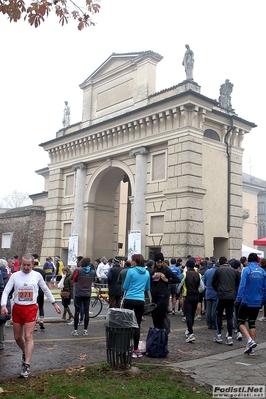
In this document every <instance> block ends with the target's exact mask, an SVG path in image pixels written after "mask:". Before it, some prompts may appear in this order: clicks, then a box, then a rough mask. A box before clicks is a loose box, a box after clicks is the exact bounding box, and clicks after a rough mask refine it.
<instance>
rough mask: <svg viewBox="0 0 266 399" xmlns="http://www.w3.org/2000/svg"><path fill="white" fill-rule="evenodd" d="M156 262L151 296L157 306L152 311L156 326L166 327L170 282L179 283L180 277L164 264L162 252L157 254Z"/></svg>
mask: <svg viewBox="0 0 266 399" xmlns="http://www.w3.org/2000/svg"><path fill="white" fill-rule="evenodd" d="M154 262H155V264H154V267H153V271H152V272H151V296H152V302H153V303H156V304H157V308H156V309H155V310H154V311H153V312H152V319H153V325H154V327H155V328H165V319H167V313H168V306H169V293H168V284H178V283H180V278H179V277H178V276H177V275H176V274H174V273H173V272H172V271H171V270H170V269H169V267H167V266H166V265H165V266H164V263H163V262H164V256H163V254H162V253H161V252H157V253H156V254H155V257H154Z"/></svg>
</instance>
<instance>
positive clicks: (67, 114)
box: [62, 101, 70, 127]
mask: <svg viewBox="0 0 266 399" xmlns="http://www.w3.org/2000/svg"><path fill="white" fill-rule="evenodd" d="M62 123H63V126H64V127H68V126H69V125H70V107H69V105H68V101H65V108H64V115H63V120H62Z"/></svg>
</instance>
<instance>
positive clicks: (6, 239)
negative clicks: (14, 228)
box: [2, 233, 13, 248]
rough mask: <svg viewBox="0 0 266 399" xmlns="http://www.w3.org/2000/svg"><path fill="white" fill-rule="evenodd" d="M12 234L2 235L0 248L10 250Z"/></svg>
mask: <svg viewBox="0 0 266 399" xmlns="http://www.w3.org/2000/svg"><path fill="white" fill-rule="evenodd" d="M12 237H13V233H3V234H2V248H11V245H12Z"/></svg>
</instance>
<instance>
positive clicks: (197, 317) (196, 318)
mask: <svg viewBox="0 0 266 399" xmlns="http://www.w3.org/2000/svg"><path fill="white" fill-rule="evenodd" d="M194 320H196V321H200V320H202V316H201V315H200V314H198V315H197V316H196V317H195V319H194Z"/></svg>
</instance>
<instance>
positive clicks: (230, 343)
mask: <svg viewBox="0 0 266 399" xmlns="http://www.w3.org/2000/svg"><path fill="white" fill-rule="evenodd" d="M225 343H226V345H233V339H232V337H226V341H225Z"/></svg>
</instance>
